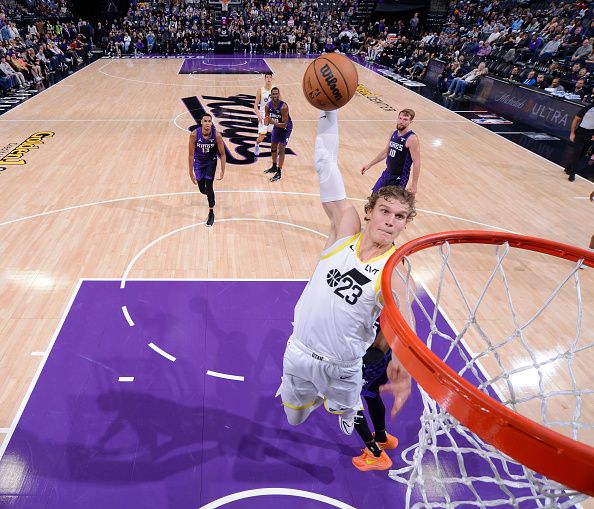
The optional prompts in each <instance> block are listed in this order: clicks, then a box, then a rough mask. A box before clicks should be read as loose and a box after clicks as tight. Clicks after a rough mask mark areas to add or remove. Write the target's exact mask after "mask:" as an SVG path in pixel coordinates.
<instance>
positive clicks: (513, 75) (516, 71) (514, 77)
mask: <svg viewBox="0 0 594 509" xmlns="http://www.w3.org/2000/svg"><path fill="white" fill-rule="evenodd" d="M507 79H508V80H509V81H512V82H518V81H520V68H519V67H518V66H517V65H514V66H513V67H512V70H511V72H510V73H509V76H508V77H507Z"/></svg>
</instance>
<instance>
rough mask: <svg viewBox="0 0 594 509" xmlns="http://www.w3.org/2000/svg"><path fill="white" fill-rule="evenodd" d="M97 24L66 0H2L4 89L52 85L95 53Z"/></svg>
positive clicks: (0, 88)
mask: <svg viewBox="0 0 594 509" xmlns="http://www.w3.org/2000/svg"><path fill="white" fill-rule="evenodd" d="M92 36H93V26H92V25H91V24H90V23H88V22H86V21H83V20H79V21H78V23H74V22H73V21H72V14H71V13H70V11H69V10H68V9H67V7H66V4H65V2H64V0H59V1H54V0H36V1H33V0H31V1H28V2H25V3H17V2H15V1H14V0H0V93H2V95H6V94H8V93H10V92H11V91H15V90H19V89H23V88H30V87H37V88H41V87H44V86H49V85H51V84H52V83H53V82H54V81H55V80H56V79H59V78H61V77H63V76H65V75H67V74H68V73H71V72H74V71H75V70H76V69H77V68H78V67H79V66H81V65H84V64H86V63H88V62H89V59H90V58H91V56H92V53H91V50H92Z"/></svg>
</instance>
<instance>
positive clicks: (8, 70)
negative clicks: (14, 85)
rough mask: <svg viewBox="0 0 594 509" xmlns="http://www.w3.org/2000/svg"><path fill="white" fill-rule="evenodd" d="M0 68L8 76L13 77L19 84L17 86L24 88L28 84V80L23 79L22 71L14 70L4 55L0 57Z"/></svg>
mask: <svg viewBox="0 0 594 509" xmlns="http://www.w3.org/2000/svg"><path fill="white" fill-rule="evenodd" d="M0 70H1V71H2V72H3V73H4V74H5V75H6V76H8V77H11V76H12V77H14V78H15V79H16V80H17V82H18V85H19V88H25V87H28V86H29V82H28V81H27V80H26V79H25V76H24V75H23V73H22V72H17V71H15V70H14V69H13V68H12V66H11V65H10V64H9V63H8V60H7V58H6V57H2V58H1V59H0Z"/></svg>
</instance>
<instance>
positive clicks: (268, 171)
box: [264, 164, 278, 173]
mask: <svg viewBox="0 0 594 509" xmlns="http://www.w3.org/2000/svg"><path fill="white" fill-rule="evenodd" d="M277 171H278V166H277V165H276V164H273V165H272V166H271V167H270V168H268V169H267V170H264V173H276V172H277Z"/></svg>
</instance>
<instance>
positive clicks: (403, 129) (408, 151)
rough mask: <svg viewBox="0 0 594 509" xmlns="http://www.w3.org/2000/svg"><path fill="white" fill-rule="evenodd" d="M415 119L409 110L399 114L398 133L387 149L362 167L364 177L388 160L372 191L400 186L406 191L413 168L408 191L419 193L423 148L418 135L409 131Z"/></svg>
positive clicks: (396, 132) (395, 133) (393, 134)
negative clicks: (381, 162)
mask: <svg viewBox="0 0 594 509" xmlns="http://www.w3.org/2000/svg"><path fill="white" fill-rule="evenodd" d="M414 118H415V112H414V111H413V110H411V109H409V108H406V109H404V110H402V111H401V112H400V113H398V123H397V124H396V131H394V132H393V133H392V137H391V138H390V141H389V142H388V145H387V146H386V148H385V149H384V150H382V151H381V152H380V153H379V154H378V155H377V156H376V157H375V159H373V161H371V162H370V163H369V164H366V165H365V166H362V167H361V174H362V175H363V174H365V172H366V171H367V170H369V168H371V167H372V166H373V165H375V164H377V163H379V162H380V161H383V160H384V159H385V160H386V169H385V170H384V171H383V173H382V174H381V175H380V178H379V179H377V182H376V183H375V185H374V186H373V189H372V191H374V192H375V191H377V190H378V189H380V188H381V187H384V186H398V187H402V188H403V189H406V185H407V184H408V179H409V177H410V173H411V167H412V169H413V174H412V179H411V182H410V185H409V186H408V190H409V191H410V192H411V193H416V192H417V185H418V182H419V175H420V174H421V147H420V146H419V138H418V137H417V135H416V134H415V133H414V132H413V131H411V130H409V127H410V124H411V123H412V121H413V119H414Z"/></svg>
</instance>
